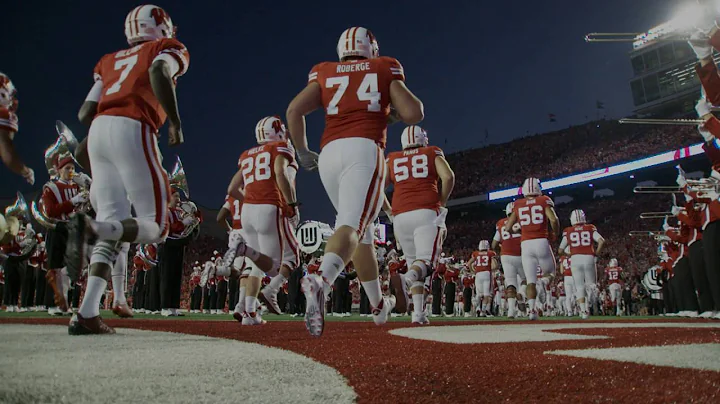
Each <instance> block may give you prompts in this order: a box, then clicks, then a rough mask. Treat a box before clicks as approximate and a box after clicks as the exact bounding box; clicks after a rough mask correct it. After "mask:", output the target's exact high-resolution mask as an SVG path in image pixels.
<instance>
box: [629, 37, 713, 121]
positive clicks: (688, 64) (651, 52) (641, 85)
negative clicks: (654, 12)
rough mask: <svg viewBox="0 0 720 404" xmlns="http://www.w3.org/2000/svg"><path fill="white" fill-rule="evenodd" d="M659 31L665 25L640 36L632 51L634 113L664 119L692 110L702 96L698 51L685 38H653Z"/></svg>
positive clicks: (631, 86)
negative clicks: (696, 65)
mask: <svg viewBox="0 0 720 404" xmlns="http://www.w3.org/2000/svg"><path fill="white" fill-rule="evenodd" d="M659 31H662V26H658V27H655V28H653V29H651V30H649V31H648V32H647V33H645V34H643V35H640V36H638V37H637V41H636V42H634V43H633V50H632V51H630V53H629V55H630V64H631V65H632V69H633V78H632V79H631V80H630V89H631V92H632V97H633V104H634V106H635V113H636V114H637V115H638V116H641V117H651V116H658V117H665V118H670V117H675V116H680V115H685V114H688V113H693V112H694V108H695V103H696V102H697V100H698V99H699V98H700V80H699V79H698V77H697V74H696V73H695V64H697V58H696V57H695V53H694V52H693V50H692V48H691V47H690V45H689V44H688V43H687V42H686V41H672V40H665V38H666V37H664V36H657V37H654V35H653V33H656V32H659ZM715 59H716V60H717V59H718V55H717V54H716V55H715Z"/></svg>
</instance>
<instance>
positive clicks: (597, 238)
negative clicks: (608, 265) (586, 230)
mask: <svg viewBox="0 0 720 404" xmlns="http://www.w3.org/2000/svg"><path fill="white" fill-rule="evenodd" d="M593 239H595V242H596V243H597V249H596V250H595V255H596V256H599V255H600V253H601V252H602V250H603V248H604V247H605V238H603V236H601V235H600V233H598V232H597V230H595V231H594V232H593Z"/></svg>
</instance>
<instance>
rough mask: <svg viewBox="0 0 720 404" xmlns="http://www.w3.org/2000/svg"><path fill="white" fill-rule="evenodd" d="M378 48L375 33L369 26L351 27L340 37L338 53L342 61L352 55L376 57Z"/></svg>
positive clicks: (367, 57) (368, 57)
mask: <svg viewBox="0 0 720 404" xmlns="http://www.w3.org/2000/svg"><path fill="white" fill-rule="evenodd" d="M378 50H379V48H378V44H377V40H375V35H373V33H372V32H370V30H369V29H367V28H363V27H350V28H348V29H346V30H345V31H343V33H342V35H340V39H338V44H337V53H338V58H339V59H340V60H341V61H342V60H343V59H345V58H346V57H350V56H361V57H364V58H366V59H372V58H376V57H378V55H379V52H378Z"/></svg>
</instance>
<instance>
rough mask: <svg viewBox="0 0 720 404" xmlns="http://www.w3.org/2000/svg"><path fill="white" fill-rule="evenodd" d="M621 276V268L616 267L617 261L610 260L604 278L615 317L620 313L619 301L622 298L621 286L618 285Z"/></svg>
mask: <svg viewBox="0 0 720 404" xmlns="http://www.w3.org/2000/svg"><path fill="white" fill-rule="evenodd" d="M621 275H622V268H620V267H619V266H618V260H617V259H615V258H611V259H610V262H609V263H608V266H607V268H605V278H606V279H607V285H608V292H609V294H610V301H611V303H612V304H613V305H614V306H615V315H616V316H619V315H620V314H621V312H622V310H621V309H622V308H621V304H620V299H621V298H622V285H621V284H620V278H621Z"/></svg>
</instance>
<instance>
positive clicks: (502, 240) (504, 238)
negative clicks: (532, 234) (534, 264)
mask: <svg viewBox="0 0 720 404" xmlns="http://www.w3.org/2000/svg"><path fill="white" fill-rule="evenodd" d="M514 206H515V203H514V202H510V203H508V204H507V205H505V215H506V216H507V217H505V218H502V219H500V220H498V222H497V224H496V225H495V236H494V237H493V241H492V249H493V250H497V247H498V244H499V245H500V263H501V264H502V268H503V272H504V274H505V293H506V297H507V304H508V317H510V318H514V317H515V315H516V314H517V312H516V310H517V289H518V283H517V281H518V277H517V275H518V274H523V276H524V272H523V267H522V257H521V248H520V239H521V235H520V224H519V223H516V224H515V225H514V226H513V228H512V229H511V230H510V231H507V230H505V223H507V220H508V219H507V218H508V217H510V215H511V214H512V212H513V207H514Z"/></svg>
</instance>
